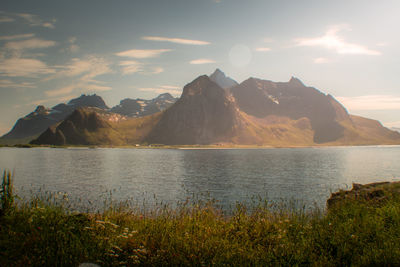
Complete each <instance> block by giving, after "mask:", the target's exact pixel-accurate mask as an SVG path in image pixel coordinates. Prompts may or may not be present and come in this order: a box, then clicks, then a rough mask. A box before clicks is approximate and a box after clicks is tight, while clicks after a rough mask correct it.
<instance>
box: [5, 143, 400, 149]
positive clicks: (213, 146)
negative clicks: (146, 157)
mask: <svg viewBox="0 0 400 267" xmlns="http://www.w3.org/2000/svg"><path fill="white" fill-rule="evenodd" d="M349 147H400V144H382V145H379V144H371V145H369V144H361V145H312V146H301V145H299V146H258V145H255V146H253V145H234V146H224V145H221V146H218V145H165V146H164V145H162V146H161V145H148V146H146V145H140V146H97V145H94V146H91V145H67V146H54V145H29V144H22V145H12V146H11V145H0V148H61V149H113V148H115V149H179V150H232V149H279V148H282V149H290V148H314V149H318V148H349Z"/></svg>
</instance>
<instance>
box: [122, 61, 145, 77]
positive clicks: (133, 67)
mask: <svg viewBox="0 0 400 267" xmlns="http://www.w3.org/2000/svg"><path fill="white" fill-rule="evenodd" d="M119 65H120V66H122V74H123V75H128V74H132V73H137V72H142V71H143V63H141V62H138V61H136V60H127V61H121V62H119Z"/></svg>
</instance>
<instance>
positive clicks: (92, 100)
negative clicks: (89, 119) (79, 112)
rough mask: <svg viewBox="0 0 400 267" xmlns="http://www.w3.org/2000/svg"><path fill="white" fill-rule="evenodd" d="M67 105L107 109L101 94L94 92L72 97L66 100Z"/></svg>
mask: <svg viewBox="0 0 400 267" xmlns="http://www.w3.org/2000/svg"><path fill="white" fill-rule="evenodd" d="M68 105H72V106H75V107H76V108H77V107H97V108H102V109H108V107H107V105H106V103H105V102H104V100H103V98H102V97H101V96H98V95H96V94H93V95H85V94H82V95H81V96H80V97H77V98H74V99H72V100H70V101H69V102H68Z"/></svg>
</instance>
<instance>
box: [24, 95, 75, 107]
mask: <svg viewBox="0 0 400 267" xmlns="http://www.w3.org/2000/svg"><path fill="white" fill-rule="evenodd" d="M76 97H78V95H67V96H62V97H54V98H46V99H38V100H34V101H32V102H30V103H29V104H28V105H36V106H38V105H43V104H46V103H49V102H57V103H65V102H68V101H69V100H71V99H73V98H76Z"/></svg>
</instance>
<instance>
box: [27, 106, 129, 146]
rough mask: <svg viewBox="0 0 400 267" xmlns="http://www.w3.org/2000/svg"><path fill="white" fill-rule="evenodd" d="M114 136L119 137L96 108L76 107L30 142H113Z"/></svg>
mask: <svg viewBox="0 0 400 267" xmlns="http://www.w3.org/2000/svg"><path fill="white" fill-rule="evenodd" d="M115 136H117V137H119V134H118V133H115V131H114V130H113V129H112V127H111V125H110V123H108V122H107V120H105V119H104V118H102V117H101V115H100V114H99V113H98V112H96V110H93V109H87V108H86V109H81V108H78V109H76V110H75V111H74V112H73V113H72V114H71V115H70V116H68V117H67V118H66V119H65V120H64V121H63V122H61V123H60V124H59V125H58V126H53V127H50V128H48V129H47V130H46V131H45V132H44V133H43V134H41V135H40V136H39V137H38V138H37V139H35V140H33V141H32V142H31V143H32V144H49V145H66V144H76V145H92V144H99V143H102V144H113V143H115V140H113V139H115ZM112 137H113V138H112ZM119 138H120V139H122V138H121V137H119ZM121 143H122V142H121Z"/></svg>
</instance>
